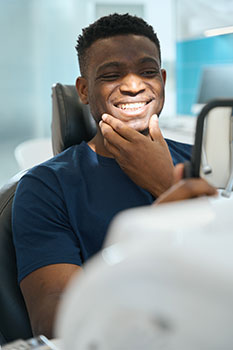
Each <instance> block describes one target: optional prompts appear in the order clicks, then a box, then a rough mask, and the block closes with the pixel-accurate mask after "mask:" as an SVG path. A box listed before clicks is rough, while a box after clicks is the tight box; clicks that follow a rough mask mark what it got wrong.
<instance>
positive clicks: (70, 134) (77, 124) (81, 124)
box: [52, 83, 96, 155]
mask: <svg viewBox="0 0 233 350" xmlns="http://www.w3.org/2000/svg"><path fill="white" fill-rule="evenodd" d="M95 134H96V124H95V121H94V119H93V117H92V115H91V113H90V110H89V107H88V106H86V105H84V104H82V103H81V101H80V99H79V96H78V94H77V90H76V87H75V86H74V85H63V84H60V83H57V84H55V85H54V86H53V87H52V146H53V153H54V155H56V154H58V153H60V152H62V151H63V150H65V149H66V148H68V147H70V146H72V145H76V144H79V143H81V142H82V141H89V140H90V139H91V138H92V137H94V135H95Z"/></svg>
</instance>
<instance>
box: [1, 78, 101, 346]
mask: <svg viewBox="0 0 233 350" xmlns="http://www.w3.org/2000/svg"><path fill="white" fill-rule="evenodd" d="M52 107H53V108H52V144H53V152H54V154H57V153H60V152H61V151H63V150H64V149H66V148H68V147H70V146H72V145H74V144H79V143H80V142H81V141H83V140H85V141H88V140H90V139H91V138H92V137H93V136H94V135H95V133H96V125H95V122H94V120H93V118H92V116H91V114H90V112H89V109H88V107H87V106H84V105H82V104H81V102H80V100H79V98H78V95H77V92H76V88H75V86H72V85H62V84H56V85H54V86H53V88H52ZM23 173H24V172H21V173H19V174H17V175H16V176H15V177H14V178H12V179H11V180H10V181H9V182H8V183H7V184H6V185H5V186H3V187H2V188H1V189H0V279H1V283H0V344H1V345H2V344H4V343H8V342H11V341H13V340H15V339H19V338H21V339H28V338H30V337H31V336H32V331H31V326H30V321H29V318H28V314H27V310H26V306H25V303H24V299H23V296H22V294H21V291H20V288H19V286H18V284H17V269H16V256H15V249H14V245H13V240H12V227H11V207H12V201H13V197H14V193H15V189H16V186H17V182H18V181H19V179H20V177H21V176H22V175H23Z"/></svg>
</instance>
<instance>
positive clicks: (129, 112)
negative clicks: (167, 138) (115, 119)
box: [114, 100, 153, 118]
mask: <svg viewBox="0 0 233 350" xmlns="http://www.w3.org/2000/svg"><path fill="white" fill-rule="evenodd" d="M152 101H153V100H149V101H148V100H147V101H146V104H144V105H142V106H141V107H139V108H135V109H133V108H129V109H122V108H119V107H117V105H119V104H123V103H117V105H115V104H114V107H115V108H116V109H117V111H119V112H120V114H119V113H118V114H119V115H121V116H122V117H123V118H124V117H126V118H127V117H129V116H134V117H137V116H141V115H143V114H144V112H145V111H146V110H147V108H148V107H149V105H150V103H151V102H152ZM140 102H142V101H140ZM128 103H129V102H128ZM134 103H139V102H136V101H134ZM130 104H132V102H130Z"/></svg>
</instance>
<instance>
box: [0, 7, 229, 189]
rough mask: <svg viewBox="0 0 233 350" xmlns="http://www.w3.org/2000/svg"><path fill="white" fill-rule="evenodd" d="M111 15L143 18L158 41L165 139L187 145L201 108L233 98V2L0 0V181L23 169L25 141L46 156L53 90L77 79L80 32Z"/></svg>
mask: <svg viewBox="0 0 233 350" xmlns="http://www.w3.org/2000/svg"><path fill="white" fill-rule="evenodd" d="M113 12H119V13H126V12H129V13H130V14H133V15H134V14H135V15H138V16H141V17H143V18H144V19H145V20H146V21H148V22H149V23H150V24H151V25H152V26H153V27H154V30H155V31H156V32H157V34H158V37H159V39H160V41H161V50H162V59H163V62H162V66H163V68H165V69H166V70H167V85H166V101H165V108H164V110H163V112H162V115H161V128H162V129H164V133H165V136H167V135H168V137H172V136H173V135H174V138H177V139H179V140H180V141H187V142H192V141H193V133H194V125H195V119H196V115H197V114H198V112H199V111H200V108H201V106H203V104H205V103H206V102H207V101H208V100H209V99H211V98H213V97H233V1H232V0H221V1H219V0H195V1H187V0H118V1H117V0H0V42H1V49H0V50H1V54H0V106H1V110H0V164H1V166H0V186H1V185H3V184H4V183H5V182H6V181H7V180H8V179H9V178H10V177H11V176H12V175H14V174H16V173H17V172H18V171H19V170H20V169H22V168H24V167H27V165H24V164H23V165H22V163H20V160H19V158H20V154H19V153H20V152H19V145H21V144H22V143H23V142H25V141H28V140H34V139H35V140H40V141H41V142H42V143H41V144H40V146H38V147H39V148H38V153H39V152H40V151H41V152H43V153H44V154H45V157H49V156H50V155H51V149H50V124H51V87H52V85H53V84H54V83H56V82H61V83H63V84H74V83H75V80H76V77H77V76H78V75H79V70H78V64H77V58H76V52H75V45H76V39H77V36H78V34H80V33H81V29H82V28H83V27H85V26H87V25H88V24H90V23H91V22H93V21H94V20H96V19H97V18H99V17H100V16H102V15H106V14H109V13H113ZM43 141H44V143H43ZM38 145H39V143H38ZM30 147H32V146H30ZM46 152H47V154H46Z"/></svg>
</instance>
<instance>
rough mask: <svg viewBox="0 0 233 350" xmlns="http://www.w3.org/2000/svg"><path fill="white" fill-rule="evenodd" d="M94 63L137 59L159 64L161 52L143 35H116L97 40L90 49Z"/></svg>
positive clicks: (89, 54) (89, 52) (89, 53)
mask: <svg viewBox="0 0 233 350" xmlns="http://www.w3.org/2000/svg"><path fill="white" fill-rule="evenodd" d="M88 56H89V58H90V59H91V61H92V63H94V64H97V65H99V64H100V63H104V62H106V63H107V62H111V61H113V62H114V61H116V60H115V58H118V59H119V60H123V59H124V58H127V57H128V58H130V59H131V58H132V57H133V58H135V59H136V60H138V61H140V60H141V61H143V60H144V61H146V60H148V61H149V60H151V61H152V60H155V61H156V62H159V51H158V48H157V46H156V44H155V43H154V42H153V41H151V40H150V39H149V38H147V37H145V36H142V35H135V34H127V35H116V36H112V37H109V38H103V39H102V38H101V39H98V40H96V41H95V42H94V43H93V44H92V45H91V46H90V48H89V49H88Z"/></svg>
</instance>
